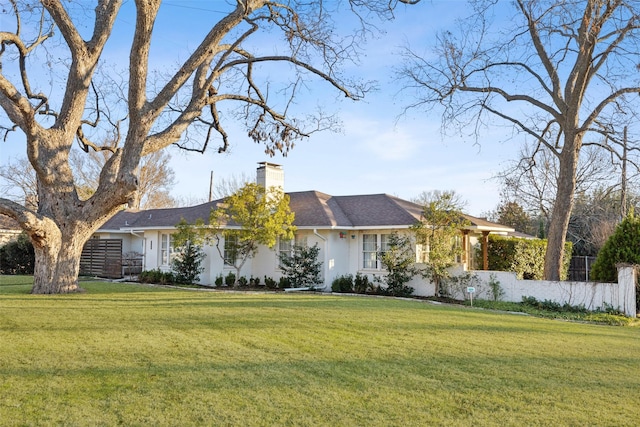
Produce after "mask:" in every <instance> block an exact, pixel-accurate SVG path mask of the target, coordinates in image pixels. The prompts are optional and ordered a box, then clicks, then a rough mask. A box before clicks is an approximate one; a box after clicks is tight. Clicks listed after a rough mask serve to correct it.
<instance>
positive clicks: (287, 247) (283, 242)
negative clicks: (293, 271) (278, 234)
mask: <svg viewBox="0 0 640 427" xmlns="http://www.w3.org/2000/svg"><path fill="white" fill-rule="evenodd" d="M294 246H307V237H306V236H304V237H300V236H299V235H298V234H296V235H294V237H293V239H283V238H278V251H277V253H276V263H277V266H278V269H281V267H282V264H280V254H281V253H286V254H288V255H291V252H292V251H293V247H294Z"/></svg>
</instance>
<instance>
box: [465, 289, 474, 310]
mask: <svg viewBox="0 0 640 427" xmlns="http://www.w3.org/2000/svg"><path fill="white" fill-rule="evenodd" d="M475 292H476V288H474V287H473V286H468V287H467V293H468V294H469V300H471V307H473V294H474V293H475Z"/></svg>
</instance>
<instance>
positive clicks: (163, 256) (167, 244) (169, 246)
mask: <svg viewBox="0 0 640 427" xmlns="http://www.w3.org/2000/svg"><path fill="white" fill-rule="evenodd" d="M174 256H175V248H174V247H173V236H172V235H171V234H161V235H160V265H170V264H171V261H172V260H173V258H174Z"/></svg>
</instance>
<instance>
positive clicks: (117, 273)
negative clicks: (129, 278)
mask: <svg viewBox="0 0 640 427" xmlns="http://www.w3.org/2000/svg"><path fill="white" fill-rule="evenodd" d="M80 274H81V275H83V276H97V277H106V278H108V279H120V278H122V239H90V240H89V241H88V242H87V243H86V244H85V245H84V248H83V249H82V256H81V257H80Z"/></svg>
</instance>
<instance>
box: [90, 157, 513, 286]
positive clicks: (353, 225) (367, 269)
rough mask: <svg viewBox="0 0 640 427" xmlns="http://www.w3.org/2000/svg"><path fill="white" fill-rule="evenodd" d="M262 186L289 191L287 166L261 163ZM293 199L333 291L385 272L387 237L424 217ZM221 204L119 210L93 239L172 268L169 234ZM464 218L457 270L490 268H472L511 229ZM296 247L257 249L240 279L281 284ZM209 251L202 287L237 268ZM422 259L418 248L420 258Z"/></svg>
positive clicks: (393, 204) (323, 197) (383, 203)
mask: <svg viewBox="0 0 640 427" xmlns="http://www.w3.org/2000/svg"><path fill="white" fill-rule="evenodd" d="M257 183H258V184H261V185H264V186H266V187H270V186H281V187H282V188H284V171H283V169H282V167H281V166H280V165H277V164H273V163H268V162H261V163H259V167H258V169H257ZM287 194H288V195H289V197H290V208H291V210H292V211H293V212H294V213H295V220H294V224H295V225H296V227H297V232H296V241H297V242H305V243H306V244H307V245H310V246H312V245H314V244H317V245H318V246H319V247H320V253H319V257H320V260H321V261H322V262H323V277H324V284H325V289H327V290H330V289H331V282H332V281H333V279H335V278H336V277H338V276H341V275H346V274H353V275H355V274H356V273H362V274H368V275H373V274H376V273H380V272H381V271H382V267H381V266H380V263H379V262H378V261H377V259H376V251H377V250H378V248H381V247H384V244H385V241H386V238H387V236H388V235H389V234H391V233H393V232H394V231H398V232H403V231H405V232H406V231H408V229H409V228H410V227H411V226H412V225H413V224H414V223H416V222H417V221H418V220H419V219H420V216H421V212H422V207H421V206H420V205H418V204H415V203H412V202H409V201H407V200H402V199H400V198H397V197H394V196H390V195H388V194H369V195H353V196H331V195H329V194H325V193H322V192H319V191H313V190H312V191H299V192H288V193H287ZM220 202H222V201H221V200H216V201H212V202H209V203H204V204H201V205H197V206H192V207H185V208H172V209H152V210H145V211H136V212H133V211H126V210H125V211H121V212H119V213H118V214H116V215H115V216H114V217H113V218H111V219H110V220H109V221H108V222H107V223H105V224H104V226H103V227H101V228H100V229H99V230H98V231H97V232H96V233H95V235H94V236H93V237H94V238H96V239H121V240H122V252H123V253H129V252H135V253H139V254H141V255H142V264H143V265H142V268H143V269H144V270H150V269H155V268H159V269H162V270H168V269H170V260H171V254H172V247H171V234H172V233H174V232H175V225H176V224H177V223H178V222H179V221H180V220H181V219H182V218H184V219H185V220H186V221H188V222H191V223H193V222H195V221H196V220H197V219H199V218H200V219H203V220H205V221H206V220H207V219H208V218H209V213H210V211H211V208H212V207H214V206H215V205H216V204H217V203H220ZM465 217H466V218H467V220H468V221H469V223H470V225H469V226H468V227H466V228H465V229H464V230H461V235H460V244H461V245H462V247H463V249H464V251H463V252H464V255H463V256H462V258H461V259H459V260H458V261H459V264H460V266H461V267H462V268H465V269H466V268H475V269H480V270H481V269H483V268H484V269H486V265H484V266H482V265H481V266H475V265H472V264H473V259H474V256H473V251H475V250H479V249H478V248H486V246H485V245H484V244H483V242H484V243H486V240H487V236H488V235H489V233H497V234H508V233H510V232H513V229H512V228H510V227H506V226H503V225H500V224H496V223H492V222H489V221H486V220H484V219H480V218H475V217H472V216H469V215H465ZM290 247H291V242H279V244H278V245H276V247H274V248H267V247H265V248H264V249H261V250H259V252H258V254H257V256H256V257H255V258H253V259H251V260H249V261H248V262H247V263H246V264H245V266H244V267H243V269H242V275H243V276H245V277H247V278H249V277H251V276H253V277H259V278H261V279H262V278H263V277H264V276H267V277H271V278H273V279H275V280H278V279H279V278H280V277H281V272H280V270H279V267H278V264H279V263H278V251H286V250H288V249H290ZM418 249H420V248H418ZM480 250H482V249H480ZM205 253H206V258H205V261H204V266H205V270H204V272H203V273H202V274H201V276H200V283H202V284H207V285H213V284H214V282H215V279H216V277H217V276H219V275H223V276H226V275H227V274H228V273H229V272H230V271H233V267H231V266H229V265H225V263H224V260H223V259H222V258H221V257H220V255H219V253H218V251H217V250H216V248H215V247H205ZM485 253H486V252H485ZM422 255H423V254H422V253H421V251H420V250H418V251H417V256H418V257H420V256H422ZM485 260H486V257H485ZM485 263H486V261H485Z"/></svg>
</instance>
